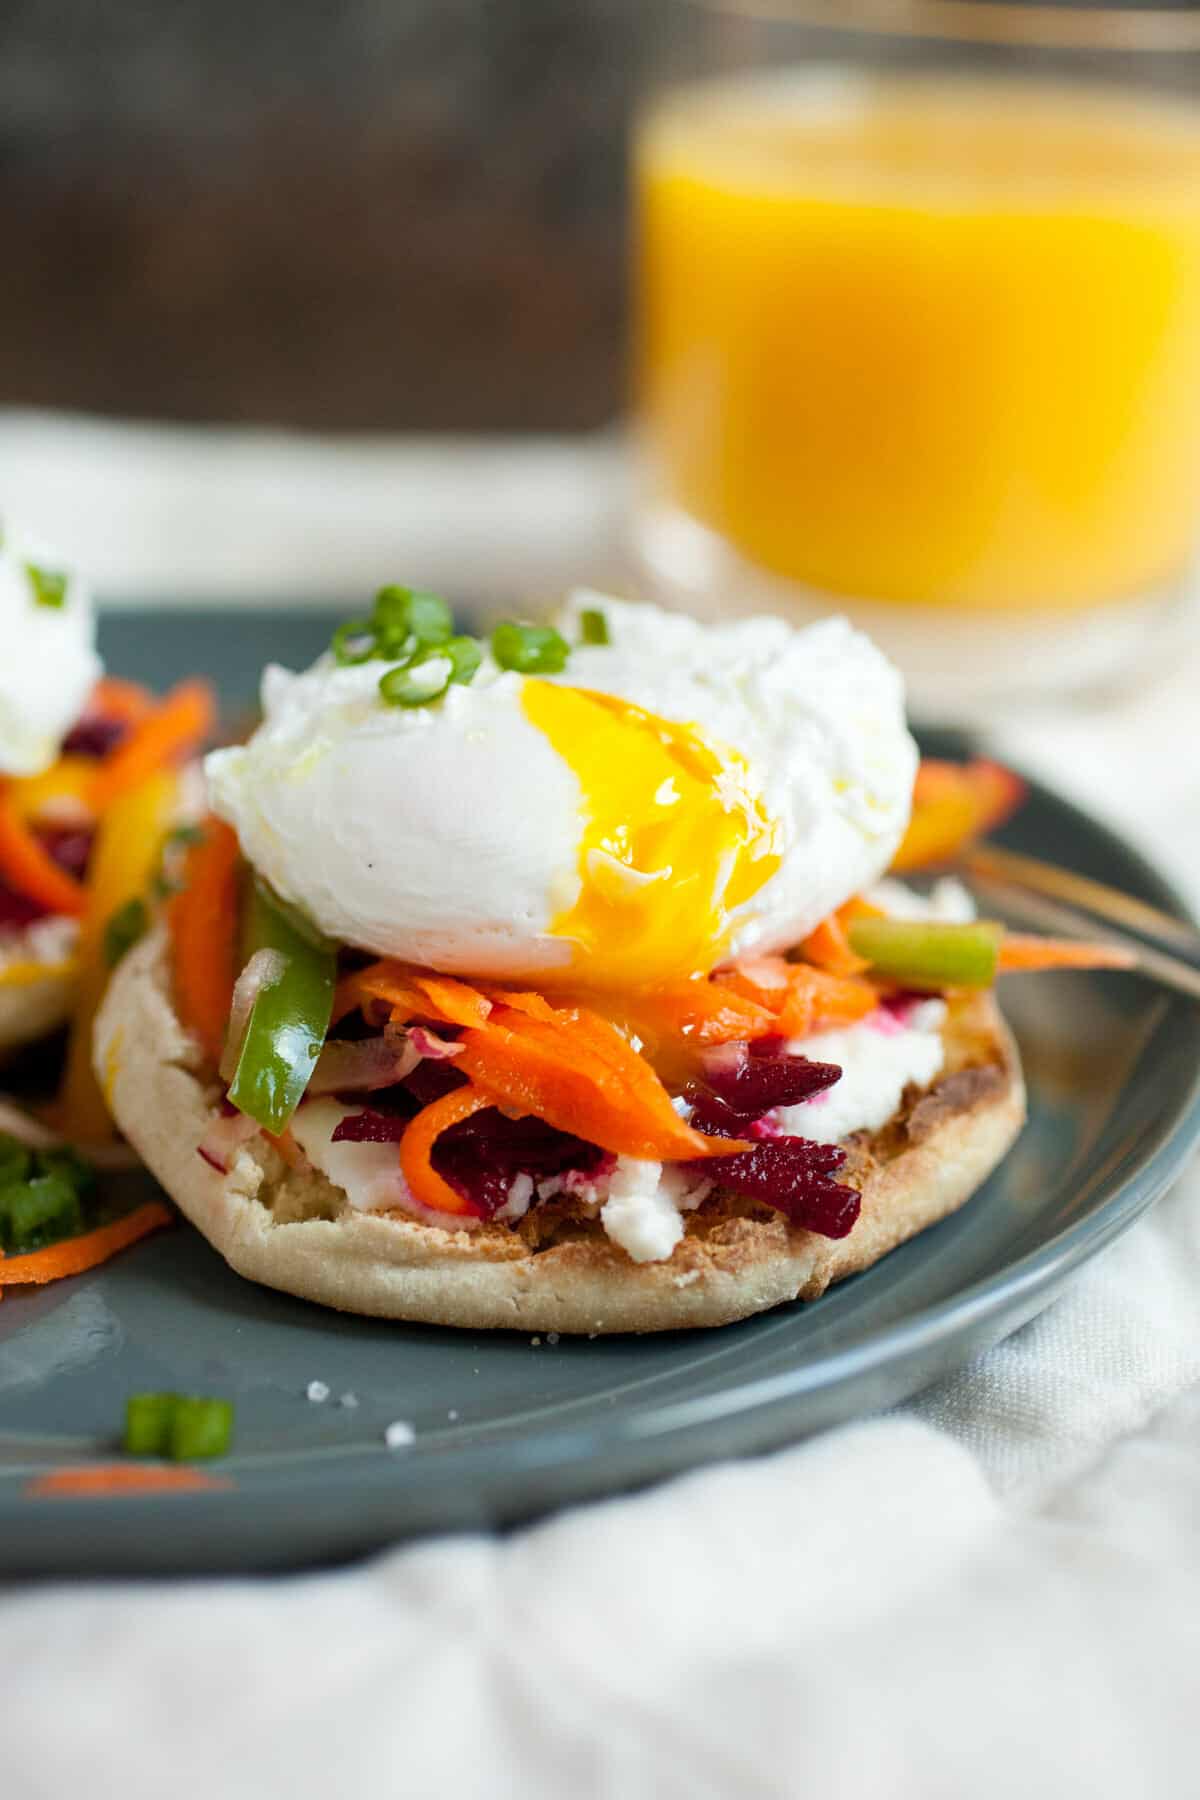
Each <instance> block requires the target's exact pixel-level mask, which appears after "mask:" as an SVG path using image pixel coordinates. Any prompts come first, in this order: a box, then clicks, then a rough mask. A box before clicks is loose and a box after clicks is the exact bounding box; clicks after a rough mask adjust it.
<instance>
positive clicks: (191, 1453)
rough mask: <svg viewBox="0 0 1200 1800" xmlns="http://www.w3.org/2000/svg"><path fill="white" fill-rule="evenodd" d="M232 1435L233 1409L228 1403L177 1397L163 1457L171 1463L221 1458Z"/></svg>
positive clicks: (186, 1396)
mask: <svg viewBox="0 0 1200 1800" xmlns="http://www.w3.org/2000/svg"><path fill="white" fill-rule="evenodd" d="M232 1436H233V1406H232V1404H231V1403H230V1402H229V1401H228V1400H200V1399H193V1398H191V1397H190V1396H188V1395H185V1394H181V1395H179V1396H178V1398H177V1399H176V1401H175V1409H174V1411H173V1413H172V1414H171V1424H170V1435H169V1437H168V1439H167V1455H168V1456H169V1457H170V1458H171V1460H172V1461H173V1462H196V1461H198V1460H199V1459H200V1458H201V1457H206V1456H224V1454H225V1452H226V1451H227V1450H228V1448H229V1440H230V1438H231V1437H232Z"/></svg>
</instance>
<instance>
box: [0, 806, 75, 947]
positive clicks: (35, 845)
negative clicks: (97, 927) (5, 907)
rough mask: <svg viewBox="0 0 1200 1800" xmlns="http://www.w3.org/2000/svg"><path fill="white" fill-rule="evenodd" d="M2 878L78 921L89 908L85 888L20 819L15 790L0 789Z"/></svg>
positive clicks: (42, 903)
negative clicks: (56, 860)
mask: <svg viewBox="0 0 1200 1800" xmlns="http://www.w3.org/2000/svg"><path fill="white" fill-rule="evenodd" d="M0 877H3V879H4V880H5V881H6V882H7V883H8V885H9V887H11V888H13V889H14V890H15V891H16V892H17V893H18V894H23V895H24V896H25V898H26V899H27V900H36V901H37V903H38V905H39V906H44V907H46V908H48V910H49V911H50V912H52V913H65V914H67V915H68V916H69V917H71V918H78V917H79V916H80V915H81V914H82V912H83V911H84V909H85V907H86V905H87V899H86V895H85V894H84V890H83V885H82V883H81V882H78V881H76V879H75V877H74V876H73V875H69V874H68V873H67V871H66V870H65V869H60V868H59V866H58V864H57V863H56V862H55V860H54V858H53V857H52V856H51V855H50V852H49V851H48V850H47V849H46V848H45V846H44V845H43V844H41V843H40V842H39V840H38V838H37V836H36V835H35V833H34V832H33V831H32V830H31V829H30V827H29V826H28V825H27V824H26V822H25V820H24V819H23V818H22V817H21V814H20V811H19V809H18V807H17V804H16V801H15V800H14V797H13V793H12V789H11V788H10V787H9V786H8V785H7V784H5V785H4V786H3V787H2V788H0Z"/></svg>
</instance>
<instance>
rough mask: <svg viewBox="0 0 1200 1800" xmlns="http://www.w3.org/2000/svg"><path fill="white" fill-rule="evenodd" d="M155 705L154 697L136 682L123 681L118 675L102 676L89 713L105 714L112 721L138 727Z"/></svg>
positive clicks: (96, 686) (89, 706) (93, 692)
mask: <svg viewBox="0 0 1200 1800" xmlns="http://www.w3.org/2000/svg"><path fill="white" fill-rule="evenodd" d="M153 705H154V696H153V694H151V693H150V692H149V690H148V689H146V688H144V687H142V686H141V684H140V683H139V682H136V681H122V680H121V678H120V677H119V676H118V675H102V676H101V677H100V679H99V681H98V682H97V683H96V685H95V687H94V688H93V689H92V693H91V698H90V700H89V701H88V711H89V712H98V713H104V714H105V715H106V716H107V717H108V718H110V719H121V720H123V722H124V723H125V724H127V725H136V724H137V723H138V721H139V720H140V719H144V718H145V716H146V714H147V713H148V712H149V711H150V710H151V709H152V707H153Z"/></svg>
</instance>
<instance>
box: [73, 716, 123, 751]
mask: <svg viewBox="0 0 1200 1800" xmlns="http://www.w3.org/2000/svg"><path fill="white" fill-rule="evenodd" d="M128 732H129V726H128V724H127V722H126V721H125V720H124V719H114V718H113V717H112V716H111V715H110V714H108V713H99V712H89V713H84V715H83V717H82V718H81V719H80V720H79V721H78V723H77V724H75V725H74V726H72V728H71V730H70V731H69V732H68V733H67V735H66V737H65V738H64V739H63V744H62V747H63V750H64V751H65V752H66V753H67V755H69V756H94V757H96V758H97V760H98V759H99V758H100V757H102V756H107V755H108V754H109V752H110V751H111V750H115V749H116V747H117V745H118V744H119V743H120V742H121V739H122V738H124V737H126V736H127V735H128Z"/></svg>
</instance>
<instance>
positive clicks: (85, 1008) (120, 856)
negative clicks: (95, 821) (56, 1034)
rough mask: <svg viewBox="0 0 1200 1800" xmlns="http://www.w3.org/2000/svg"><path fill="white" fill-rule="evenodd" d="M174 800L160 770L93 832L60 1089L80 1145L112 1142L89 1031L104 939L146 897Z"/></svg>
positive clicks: (173, 785) (104, 974)
mask: <svg viewBox="0 0 1200 1800" xmlns="http://www.w3.org/2000/svg"><path fill="white" fill-rule="evenodd" d="M118 754H120V753H119V752H118ZM178 794H179V778H178V776H177V775H176V774H175V772H174V770H172V769H167V768H158V769H157V770H156V771H153V772H151V773H149V774H148V775H147V776H146V777H145V778H144V779H143V780H142V781H141V782H140V783H139V784H138V785H136V786H131V787H129V788H127V789H124V790H123V791H121V792H120V793H119V794H118V795H117V797H116V798H115V799H114V800H113V802H112V804H111V805H110V806H109V808H108V810H107V812H105V814H104V815H103V817H102V818H101V820H100V824H99V828H98V830H97V833H96V841H95V845H94V847H93V850H92V856H91V861H90V863H89V865H88V874H87V887H86V894H87V911H86V914H85V916H84V919H83V924H82V929H81V932H80V946H79V961H80V975H79V986H78V990H77V993H76V999H75V1010H74V1013H73V1015H72V1020H71V1029H70V1038H69V1040H68V1044H67V1066H66V1075H65V1077H64V1081H63V1089H62V1107H63V1113H64V1120H63V1123H64V1129H65V1131H66V1133H67V1135H68V1136H70V1137H71V1138H74V1139H75V1140H76V1141H77V1142H79V1143H84V1144H91V1143H102V1142H104V1141H105V1140H106V1139H108V1138H110V1137H111V1136H112V1122H111V1120H110V1119H109V1116H108V1107H107V1105H106V1104H105V1100H104V1096H103V1095H102V1094H101V1092H100V1089H99V1087H98V1085H97V1082H96V1077H95V1075H94V1074H93V1072H92V1026H93V1023H94V1021H95V1017H96V1013H97V1010H98V1009H99V1006H100V1002H101V1000H102V999H103V997H104V990H105V987H106V986H107V983H108V974H109V971H108V967H107V965H106V963H105V960H104V939H105V934H106V932H107V929H108V926H109V924H110V922H111V920H112V919H113V917H114V915H116V914H118V913H119V912H121V911H122V909H123V908H125V907H126V906H127V905H128V904H129V902H130V901H131V900H137V899H142V898H144V896H145V895H146V894H147V893H149V891H150V888H151V884H152V882H153V879H154V876H155V874H156V873H157V870H158V866H159V860H160V857H161V854H162V844H163V839H164V838H165V836H166V834H167V832H168V831H169V830H170V828H171V824H172V820H173V818H174V816H175V811H176V807H177V804H178Z"/></svg>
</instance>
